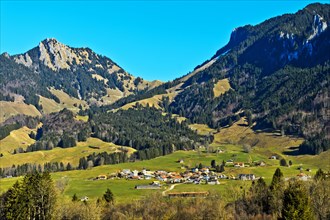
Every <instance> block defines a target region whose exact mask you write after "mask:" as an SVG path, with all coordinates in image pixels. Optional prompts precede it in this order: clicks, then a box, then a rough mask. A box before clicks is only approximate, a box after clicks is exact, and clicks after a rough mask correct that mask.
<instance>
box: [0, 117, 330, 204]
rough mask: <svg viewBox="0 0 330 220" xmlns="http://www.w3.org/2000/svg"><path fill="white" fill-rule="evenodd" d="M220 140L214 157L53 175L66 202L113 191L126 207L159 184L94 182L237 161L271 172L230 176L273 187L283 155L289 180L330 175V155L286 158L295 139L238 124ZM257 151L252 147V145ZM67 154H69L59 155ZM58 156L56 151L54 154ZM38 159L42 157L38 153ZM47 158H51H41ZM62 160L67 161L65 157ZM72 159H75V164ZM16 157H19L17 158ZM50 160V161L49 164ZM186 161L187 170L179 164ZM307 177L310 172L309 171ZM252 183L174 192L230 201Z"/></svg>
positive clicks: (202, 154) (232, 171)
mask: <svg viewBox="0 0 330 220" xmlns="http://www.w3.org/2000/svg"><path fill="white" fill-rule="evenodd" d="M192 126H193V128H195V129H197V131H198V132H199V133H202V132H209V131H212V132H215V131H214V130H212V129H211V130H210V128H208V127H207V126H205V125H192ZM214 135H215V139H214V142H213V143H212V144H210V146H209V152H210V153H207V150H206V148H205V149H200V150H196V151H177V152H174V153H173V154H170V155H166V156H163V157H158V158H154V159H151V160H145V161H137V162H134V163H122V164H115V165H105V166H100V167H94V168H92V169H89V170H74V171H67V172H58V173H53V174H52V177H53V179H54V181H55V182H61V181H64V180H67V181H68V184H67V186H66V188H65V190H64V192H63V193H62V194H61V195H60V198H62V199H71V197H72V195H73V194H74V193H76V194H77V195H78V197H82V196H88V197H89V198H90V199H91V200H94V201H95V200H96V199H97V198H99V197H101V196H102V195H103V194H104V192H105V191H106V189H107V188H110V189H111V191H112V192H113V193H114V195H115V199H116V202H118V203H123V202H129V201H132V200H135V199H141V198H142V197H144V196H147V195H148V194H150V192H154V190H151V191H150V190H135V189H134V186H135V185H138V184H148V183H150V182H151V181H153V180H134V181H133V180H118V179H112V180H98V181H92V180H90V179H92V178H94V177H97V176H98V175H100V174H111V173H114V172H118V171H120V170H122V169H131V170H134V169H136V170H142V169H143V168H147V169H150V170H166V171H176V172H183V171H185V168H184V167H185V166H187V167H194V166H196V165H198V164H199V163H202V164H203V165H206V166H210V164H211V161H212V160H215V161H216V163H217V164H220V163H221V162H222V161H223V160H224V161H227V160H228V159H234V160H235V161H239V162H245V163H249V162H253V161H260V160H262V161H265V163H266V166H265V167H253V166H252V167H244V168H236V167H233V166H226V167H225V172H224V174H226V175H227V176H237V175H238V174H240V173H253V174H255V175H256V176H257V177H264V179H265V181H266V182H267V183H268V184H269V183H270V182H271V179H272V176H273V174H274V172H275V169H276V168H277V167H279V160H270V159H268V158H269V156H270V155H272V154H279V155H281V156H282V157H284V158H286V160H287V161H289V160H291V161H292V162H293V165H292V166H291V167H281V170H282V172H283V173H284V177H286V178H287V177H295V176H296V175H297V174H299V172H300V171H299V170H298V169H297V168H298V167H299V166H301V165H302V166H303V168H304V169H306V168H311V169H312V172H310V173H308V174H310V175H315V173H316V171H317V169H318V168H322V169H323V170H326V171H328V170H330V166H329V163H328V162H327V161H329V158H330V151H328V152H323V153H321V154H320V155H315V156H311V155H301V156H287V155H285V154H284V153H283V152H284V151H287V150H288V147H292V146H298V145H299V144H300V143H301V141H302V139H297V138H293V137H289V136H279V135H278V134H276V133H274V134H272V133H256V132H253V130H251V129H250V128H248V127H247V126H246V123H245V121H244V119H242V120H240V121H239V122H238V123H235V124H234V125H233V126H231V127H229V128H223V129H221V131H220V132H218V133H215V134H214ZM245 142H246V143H249V144H252V143H256V144H255V145H253V147H252V150H251V151H250V152H249V153H245V152H243V147H242V145H243V144H244V143H245ZM96 143H99V145H100V146H101V143H102V142H101V141H100V140H93V139H89V141H88V142H86V143H84V144H83V143H79V144H80V145H84V146H80V147H76V148H72V149H71V148H70V149H69V150H78V151H76V152H65V153H64V151H62V152H59V154H58V158H57V159H58V160H65V158H66V159H67V160H76V162H77V158H79V157H80V156H81V155H80V154H81V153H82V150H83V149H84V150H86V149H88V146H87V145H93V146H95V145H97V144H96ZM102 144H103V145H102V146H104V147H105V148H107V147H109V146H111V144H109V143H104V142H103V143H102ZM251 146H252V145H251ZM217 149H221V150H223V152H222V153H211V152H213V151H214V150H217ZM58 150H64V149H58ZM49 152H50V153H51V152H52V154H54V153H55V152H56V151H54V150H53V151H49ZM35 153H38V152H35ZM41 153H43V154H45V153H46V152H45V151H43V152H41ZM23 155H24V154H19V155H17V157H15V158H12V159H11V161H15V163H16V161H19V160H20V157H19V156H23ZM60 155H62V156H60ZM69 155H70V158H69ZM14 156H15V155H14ZM38 156H40V155H37V154H36V155H34V156H33V157H31V158H30V159H31V160H32V159H33V158H36V157H38ZM48 159H50V158H48ZM180 159H182V160H183V164H180V163H178V162H177V161H178V160H180ZM44 160H45V159H44V158H40V161H44ZM303 172H306V171H303ZM17 179H21V178H5V179H0V186H1V188H0V193H1V192H4V191H5V190H7V189H8V188H9V187H10V186H11V185H12V184H13V183H14V182H15V181H16V180H17ZM250 184H251V182H250V181H240V180H220V185H215V186H214V185H194V184H181V185H177V186H176V187H175V188H174V189H173V190H172V191H171V192H183V191H185V192H187V191H188V192H189V191H216V192H219V193H221V194H222V195H223V196H225V197H230V198H231V196H233V195H232V194H233V193H232V192H233V191H235V192H240V191H242V190H243V189H248V187H249V186H250ZM166 187H168V186H164V187H163V189H161V190H155V191H163V190H165V188H166Z"/></svg>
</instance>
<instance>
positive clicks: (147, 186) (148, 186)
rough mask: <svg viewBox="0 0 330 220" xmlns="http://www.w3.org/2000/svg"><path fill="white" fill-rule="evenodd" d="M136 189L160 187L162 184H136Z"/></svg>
mask: <svg viewBox="0 0 330 220" xmlns="http://www.w3.org/2000/svg"><path fill="white" fill-rule="evenodd" d="M135 189H160V185H158V186H157V185H136V186H135Z"/></svg>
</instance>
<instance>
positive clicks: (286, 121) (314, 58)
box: [112, 3, 330, 154]
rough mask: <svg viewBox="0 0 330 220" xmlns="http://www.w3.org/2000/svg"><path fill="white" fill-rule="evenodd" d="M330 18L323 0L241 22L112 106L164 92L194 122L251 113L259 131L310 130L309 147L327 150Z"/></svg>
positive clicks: (220, 121) (223, 121) (225, 120)
mask: <svg viewBox="0 0 330 220" xmlns="http://www.w3.org/2000/svg"><path fill="white" fill-rule="evenodd" d="M329 25H330V5H329V4H318V3H317V4H311V5H308V6H307V7H305V8H304V9H302V10H300V11H298V12H297V13H295V14H285V15H282V16H278V17H275V18H271V19H269V20H266V21H264V22H262V23H261V24H258V25H255V26H252V25H246V26H243V27H239V28H236V29H235V30H234V31H233V32H232V34H231V37H230V41H229V42H228V44H227V45H225V46H224V47H223V48H221V49H220V50H218V51H217V52H216V54H215V55H214V56H213V57H212V58H211V59H210V60H208V61H206V62H204V63H203V64H201V65H199V66H197V67H196V68H195V70H194V71H193V72H191V73H189V74H187V75H186V76H184V77H181V78H179V79H176V80H174V81H171V82H168V83H165V84H163V85H161V86H159V87H157V88H155V89H153V90H150V91H147V92H146V93H144V94H142V95H134V96H129V97H127V98H124V99H121V100H119V101H118V102H117V103H115V104H113V105H112V107H113V108H118V107H120V106H123V105H125V104H126V105H127V103H129V102H132V101H134V102H136V101H138V100H146V99H148V98H150V97H156V96H155V95H159V94H163V96H165V97H166V96H167V97H170V99H166V100H163V106H167V107H166V108H165V109H166V110H167V111H169V112H171V113H175V114H179V115H180V116H183V117H186V118H188V119H189V120H190V121H191V122H192V123H206V124H208V125H209V126H210V127H212V128H218V129H220V128H221V127H224V126H227V125H231V124H232V122H234V121H238V120H239V118H240V117H242V116H247V118H248V120H249V123H250V125H251V126H252V125H253V128H254V129H255V130H260V129H263V130H264V129H266V130H267V129H268V130H269V129H271V130H279V131H281V132H282V134H290V135H296V136H302V137H304V138H306V139H307V141H306V142H305V143H304V144H305V145H303V147H301V148H300V152H301V153H313V154H315V153H320V152H322V151H324V150H327V149H329V147H330V142H329V139H330V135H329V134H330V120H329V110H328V109H329V101H330V99H329V76H330V74H329V73H330V52H329V51H330V28H329ZM228 82H229V86H228V85H227V83H228ZM164 101H165V102H164Z"/></svg>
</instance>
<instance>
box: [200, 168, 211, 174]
mask: <svg viewBox="0 0 330 220" xmlns="http://www.w3.org/2000/svg"><path fill="white" fill-rule="evenodd" d="M201 171H202V173H206V174H208V173H209V172H210V170H209V168H206V167H204V168H202V170H201Z"/></svg>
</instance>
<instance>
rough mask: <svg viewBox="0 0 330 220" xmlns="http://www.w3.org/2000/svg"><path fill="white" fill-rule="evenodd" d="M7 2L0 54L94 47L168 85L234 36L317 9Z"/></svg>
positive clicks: (246, 1)
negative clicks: (52, 42) (42, 45)
mask: <svg viewBox="0 0 330 220" xmlns="http://www.w3.org/2000/svg"><path fill="white" fill-rule="evenodd" d="M0 1H1V38H0V51H1V53H3V52H8V53H9V54H10V55H14V54H20V53H24V52H26V51H28V50H29V49H32V48H33V47H36V46H37V45H38V44H39V42H40V41H42V40H44V39H46V38H56V39H57V40H58V41H59V42H61V43H64V44H66V45H69V46H71V47H89V48H91V49H92V50H93V51H95V52H96V53H97V54H102V55H104V56H107V57H109V58H110V59H112V60H113V61H115V62H116V63H117V64H118V65H120V66H121V67H122V68H124V69H125V70H126V71H128V72H129V73H131V74H133V75H134V76H140V77H142V78H144V79H146V80H156V79H158V80H161V81H168V80H173V79H175V78H177V77H180V76H182V75H185V74H187V73H189V72H190V71H192V70H193V69H194V67H196V66H197V65H199V64H201V63H203V62H204V61H205V60H208V59H210V58H211V57H212V56H213V55H214V54H215V52H216V51H217V50H218V49H220V48H221V47H223V46H225V45H226V43H228V40H229V38H230V34H231V32H232V30H233V29H234V28H236V27H239V26H243V25H246V24H252V25H255V24H258V23H260V22H262V21H264V20H266V19H268V18H271V17H274V16H278V15H282V14H285V13H295V12H297V11H298V10H300V9H302V8H304V7H305V6H306V5H308V4H310V3H313V2H315V1H307V0H268V1H262V0H254V1H251V0H240V1H239V0H231V1H230V0H218V1H217V0H213V1H197V0H195V1H189V0H183V1H173V0H172V1H160V0H158V1H152V0H149V1H137V0H135V1H110V0H102V1H88V0H84V1H78V0H74V1H64V0H60V1H51V0H49V1H41V0H36V1H17V0H11V1H6V0H0ZM319 2H321V3H329V0H327V1H319Z"/></svg>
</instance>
